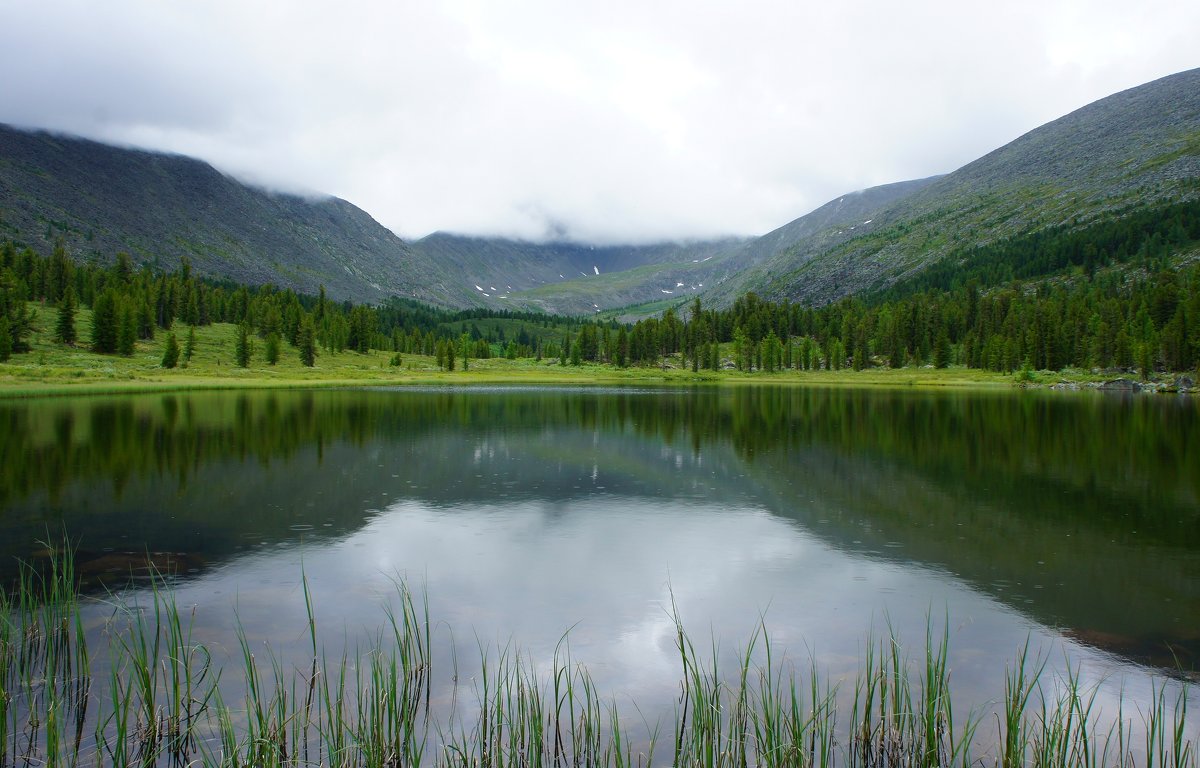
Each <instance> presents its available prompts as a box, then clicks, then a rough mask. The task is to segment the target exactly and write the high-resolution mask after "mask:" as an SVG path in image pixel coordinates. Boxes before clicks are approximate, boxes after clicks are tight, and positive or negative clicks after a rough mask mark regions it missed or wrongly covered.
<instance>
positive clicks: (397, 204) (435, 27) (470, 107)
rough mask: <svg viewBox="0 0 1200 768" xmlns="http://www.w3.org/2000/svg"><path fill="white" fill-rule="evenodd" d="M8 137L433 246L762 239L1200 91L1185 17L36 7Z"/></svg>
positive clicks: (1180, 12)
mask: <svg viewBox="0 0 1200 768" xmlns="http://www.w3.org/2000/svg"><path fill="white" fill-rule="evenodd" d="M0 24H2V25H3V27H4V28H5V29H6V30H8V31H9V34H8V35H7V36H6V37H7V40H6V45H5V46H3V47H2V48H0V69H2V70H3V71H4V72H5V73H6V77H5V79H4V82H3V84H0V121H5V122H13V123H18V124H22V125H28V126H37V127H46V128H52V129H56V130H63V131H69V132H73V133H78V134H81V135H85V136H89V137H93V138H98V139H101V140H107V141H113V142H119V143H127V144H135V145H139V146H146V147H150V148H158V149H165V150H171V151H177V152H183V153H187V154H192V155H196V156H199V157H201V158H204V159H206V160H208V161H210V162H212V163H213V164H214V165H217V166H218V167H219V168H221V169H223V170H226V171H229V172H232V173H234V174H236V175H239V176H241V177H243V178H247V179H250V180H253V181H255V182H257V183H260V184H264V185H267V186H272V187H276V188H282V189H293V190H303V191H313V190H318V191H324V192H328V193H331V194H336V195H338V196H341V197H345V198H347V199H349V200H350V201H351V202H353V203H355V204H357V205H359V206H361V207H363V208H365V209H366V210H367V211H368V212H370V213H371V214H372V215H374V216H375V217H376V218H377V219H379V220H380V221H381V222H382V223H384V224H386V225H388V226H389V227H391V228H392V229H394V230H396V231H397V232H398V233H399V234H401V235H402V236H406V237H417V236H421V235H424V234H427V233H428V232H431V231H433V230H438V229H441V230H450V231H457V232H465V233H475V234H505V235H515V236H524V237H531V238H538V237H543V236H545V235H546V234H547V233H551V232H563V231H565V232H566V233H568V234H569V236H572V237H575V238H578V239H586V240H594V241H597V242H614V241H645V240H653V239H659V238H672V237H706V236H713V235H719V234H726V233H737V234H753V233H760V232H763V231H766V230H768V229H771V228H773V227H775V226H779V225H781V224H783V223H785V222H786V221H788V220H790V219H792V218H795V217H796V216H798V215H801V214H803V213H805V212H807V211H808V210H811V209H812V208H814V207H816V206H818V205H820V204H822V203H823V202H825V201H826V200H828V199H831V198H833V197H836V196H837V195H839V194H841V193H843V192H846V191H849V190H852V189H856V188H861V187H865V186H870V185H874V184H880V183H886V182H890V181H897V180H901V179H906V178H916V177H922V176H927V175H930V174H933V173H939V172H945V171H950V170H953V169H954V168H956V167H958V166H961V165H962V164H964V163H966V162H968V161H970V160H972V159H974V158H975V157H978V156H980V155H982V154H984V153H986V152H988V151H990V150H991V149H994V148H995V147H997V146H1000V145H1001V144H1003V143H1005V142H1007V141H1010V140H1011V139H1013V138H1016V137H1017V136H1018V135H1020V134H1021V133H1024V132H1026V131H1028V130H1030V129H1032V128H1034V127H1036V126H1038V125H1040V124H1042V123H1044V122H1046V121H1048V120H1051V119H1053V118H1055V117H1058V116H1060V115H1062V114H1065V113H1066V112H1068V111H1070V110H1072V109H1075V108H1078V107H1080V106H1083V105H1084V104H1086V103H1088V102H1090V101H1092V100H1095V99H1097V98H1101V97H1103V96H1105V95H1108V94H1109V93H1112V92H1115V91H1117V90H1121V89H1123V88H1128V87H1132V86H1134V85H1137V84H1139V83H1141V82H1145V81H1147V80H1151V79H1154V78H1155V77H1160V76H1163V75H1166V74H1170V73H1172V72H1175V71H1179V70H1183V69H1187V68H1189V67H1191V66H1195V65H1196V63H1197V62H1196V61H1195V57H1194V56H1193V55H1191V54H1190V53H1189V52H1190V51H1191V50H1192V48H1193V44H1192V41H1191V40H1190V31H1191V30H1194V29H1196V28H1197V27H1200V8H1196V7H1193V5H1192V4H1186V3H1181V2H1175V3H1169V2H1159V3H1154V2H1149V3H1142V4H1135V5H1133V6H1131V5H1129V4H1123V3H1115V2H1103V3H1078V2H1059V3H1053V4H1047V3H1035V2H1015V3H1007V4H1003V5H1001V6H974V5H971V4H962V3H950V2H921V3H910V4H885V3H875V2H866V1H865V0H852V1H851V2H847V3H838V4H830V5H818V4H809V3H794V2H782V1H780V2H775V1H770V2H765V1H764V2H749V3H743V4H737V5H731V4H715V3H714V4H705V3H694V2H692V3H685V2H663V3H652V4H645V3H632V2H605V3H599V2H590V1H589V2H580V3H556V2H549V0H517V1H516V2H510V3H503V4H497V3H489V2H482V1H479V2H473V1H469V0H455V1H453V2H446V3H438V4H420V3H407V2H405V3H397V4H384V5H378V4H373V3H368V2H349V3H340V4H338V5H337V6H336V7H335V6H333V5H328V4H321V3H314V2H273V3H254V4H245V3H237V2H232V1H231V0H215V1H214V2H207V3H188V4H181V3H172V4H168V3H155V2H150V1H149V0H138V1H135V0H127V1H120V0H118V1H117V2H113V3H104V4H97V3H86V2H79V1H77V2H65V3H39V4H32V3H23V2H13V1H10V0H0Z"/></svg>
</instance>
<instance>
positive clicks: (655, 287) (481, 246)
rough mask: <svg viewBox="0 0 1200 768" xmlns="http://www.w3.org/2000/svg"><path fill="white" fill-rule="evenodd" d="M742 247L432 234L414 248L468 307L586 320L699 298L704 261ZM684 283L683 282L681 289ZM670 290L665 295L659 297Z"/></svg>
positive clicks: (730, 241)
mask: <svg viewBox="0 0 1200 768" xmlns="http://www.w3.org/2000/svg"><path fill="white" fill-rule="evenodd" d="M745 243H746V240H740V239H737V238H727V239H722V240H709V241H697V242H687V243H657V244H652V245H609V246H599V245H585V244H580V243H531V242H526V241H521V240H507V239H502V238H479V237H463V236H459V235H452V234H447V233H441V232H439V233H436V234H433V235H430V236H428V237H426V238H423V239H421V240H418V241H416V242H415V243H413V248H414V249H415V250H417V251H419V252H421V253H423V254H425V255H426V256H427V257H428V258H429V259H430V260H432V261H434V262H436V263H438V264H441V265H444V266H445V267H446V268H447V269H448V270H450V271H452V273H453V275H454V279H455V280H457V281H459V287H463V286H465V287H466V288H467V289H468V290H469V291H471V292H473V293H474V296H473V298H474V300H475V303H479V304H481V305H484V306H489V307H493V308H504V307H511V308H517V309H533V310H540V311H544V312H552V313H558V314H587V313H592V312H595V311H597V310H598V309H600V308H605V309H607V308H610V307H620V306H626V305H629V304H638V303H643V302H647V301H650V300H652V299H660V298H662V297H663V296H664V295H673V294H674V293H675V292H676V290H677V289H678V290H679V292H680V293H683V292H684V291H685V290H699V284H700V283H703V282H704V276H705V275H707V274H709V273H710V269H709V267H708V264H709V262H710V261H714V260H720V259H724V258H725V257H727V256H729V255H731V254H733V253H735V252H736V251H737V250H738V249H739V248H740V247H741V246H742V245H744V244H745ZM684 279H686V280H687V281H688V282H686V283H684V285H683V286H680V285H679V283H680V282H681V281H682V280H684ZM665 290H669V291H670V294H665V293H663V291H665Z"/></svg>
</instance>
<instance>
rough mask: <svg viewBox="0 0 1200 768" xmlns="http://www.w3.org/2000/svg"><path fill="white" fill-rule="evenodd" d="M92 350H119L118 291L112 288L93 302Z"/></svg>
mask: <svg viewBox="0 0 1200 768" xmlns="http://www.w3.org/2000/svg"><path fill="white" fill-rule="evenodd" d="M92 351H93V352H99V353H101V354H111V353H113V352H116V351H117V293H116V291H114V290H113V289H112V288H107V289H105V290H104V291H103V292H102V293H101V294H100V295H99V296H97V297H96V301H95V302H94V303H93V304H92Z"/></svg>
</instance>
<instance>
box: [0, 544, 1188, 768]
mask: <svg viewBox="0 0 1200 768" xmlns="http://www.w3.org/2000/svg"><path fill="white" fill-rule="evenodd" d="M302 585H303V591H304V602H305V607H306V611H307V623H308V627H307V630H308V634H309V652H310V653H311V659H306V660H304V661H302V662H300V663H299V664H298V665H296V666H294V667H293V666H290V665H289V663H286V662H285V661H284V660H283V659H281V658H280V657H279V656H277V655H276V653H275V652H273V651H272V649H271V648H270V646H269V645H264V646H262V647H260V646H258V645H256V643H255V642H252V641H251V639H250V638H249V637H248V635H247V634H246V632H245V631H244V630H242V629H241V628H240V627H239V631H238V638H239V647H238V651H237V654H236V655H237V658H236V659H235V661H234V663H233V664H232V665H231V666H229V667H227V668H226V669H225V670H224V671H225V672H226V679H225V680H224V682H225V683H228V684H229V685H230V686H232V687H228V688H227V690H228V691H237V698H236V699H235V700H234V701H236V704H233V703H231V700H230V699H229V698H227V697H225V696H223V694H222V688H223V687H226V686H223V685H222V674H221V672H222V670H221V669H218V667H219V665H218V664H217V662H216V661H215V660H214V657H213V655H212V654H211V652H210V651H209V650H208V649H206V648H204V646H203V645H202V644H199V643H197V642H195V640H194V636H193V627H194V626H195V624H196V622H197V620H198V619H197V615H196V609H194V608H192V609H189V610H186V611H184V610H180V609H179V607H178V606H177V605H176V603H175V601H174V597H173V595H172V594H171V592H170V590H169V588H168V587H167V582H166V581H165V580H163V579H162V578H161V576H156V577H155V578H154V579H153V580H152V585H151V587H150V588H149V589H147V590H145V591H144V592H141V593H139V597H138V599H137V600H135V601H123V600H119V599H114V602H115V604H116V608H115V610H114V611H113V614H112V616H111V618H110V619H109V624H108V631H107V633H106V634H107V648H104V649H103V652H102V653H99V654H93V653H91V652H90V651H89V650H88V643H87V640H88V637H87V633H86V632H85V631H84V625H83V614H82V608H81V605H80V602H79V598H78V595H77V592H76V583H75V576H74V573H73V571H72V569H71V566H70V563H69V562H68V561H66V560H61V559H60V560H58V561H57V562H56V561H55V560H54V559H53V558H52V560H51V562H50V564H49V565H48V567H47V568H46V569H44V572H43V573H41V574H40V575H38V574H35V573H34V571H33V570H32V569H31V568H25V569H23V570H22V576H21V578H20V579H19V580H18V584H17V585H16V586H15V587H14V589H13V590H12V591H10V592H7V593H5V594H3V595H0V609H2V611H3V612H2V615H0V767H3V768H8V767H9V766H14V767H15V766H26V765H29V766H32V765H59V766H75V765H95V766H128V765H139V766H184V765H187V766H191V765H205V766H230V767H234V766H248V767H249V766H254V767H255V768H259V767H260V766H280V767H281V768H282V767H283V766H296V767H299V766H330V767H331V768H333V767H335V766H336V767H337V768H349V767H350V766H355V767H358V766H363V767H367V768H375V767H378V768H399V767H400V766H413V767H416V766H421V765H423V764H429V765H433V766H462V768H517V767H518V766H519V767H521V768H583V767H584V766H598V767H599V766H604V767H611V768H634V767H635V766H636V767H637V768H642V767H643V766H650V765H654V764H656V759H657V752H656V745H657V742H658V740H659V737H660V734H663V735H665V734H666V729H667V728H670V732H671V735H670V736H669V737H666V738H668V739H669V740H671V741H673V744H672V745H671V746H672V747H673V749H672V750H671V751H670V753H669V754H668V755H667V759H666V760H663V761H662V763H663V764H669V765H673V766H678V767H679V768H684V767H685V766H687V767H691V768H750V767H751V766H763V767H764V768H784V767H785V766H789V767H790V766H799V767H801V768H810V767H811V768H816V767H817V766H841V765H845V766H852V767H861V768H933V767H935V766H937V767H940V766H961V767H964V768H965V766H968V765H970V766H979V767H980V768H987V766H992V765H994V766H997V768H1016V767H1017V766H1035V767H1037V768H1051V767H1052V766H1053V767H1065V766H1071V767H1072V768H1075V767H1076V766H1078V767H1080V768H1101V767H1102V766H1105V767H1106V766H1118V767H1119V768H1126V766H1138V768H1198V761H1197V755H1196V747H1195V744H1196V730H1195V724H1194V723H1192V722H1190V721H1189V719H1188V715H1189V713H1188V702H1189V699H1188V695H1189V690H1188V688H1187V685H1186V684H1185V683H1182V682H1176V681H1165V680H1163V681H1156V682H1155V683H1154V684H1153V687H1152V692H1151V696H1150V698H1149V700H1147V701H1144V702H1141V703H1140V704H1138V705H1135V706H1131V705H1130V703H1129V701H1128V700H1127V698H1126V697H1125V696H1124V695H1121V696H1119V697H1118V698H1117V704H1116V707H1117V709H1116V712H1115V713H1112V712H1110V713H1105V712H1102V711H1101V707H1100V701H1101V698H1100V695H1099V694H1100V688H1099V685H1098V684H1094V683H1087V682H1085V680H1084V676H1083V674H1082V672H1081V671H1080V669H1079V668H1078V667H1071V666H1070V665H1068V666H1067V667H1066V668H1065V671H1064V672H1062V673H1060V674H1055V675H1050V674H1049V673H1047V671H1046V669H1047V664H1046V660H1045V659H1044V658H1043V657H1042V656H1040V655H1034V653H1033V652H1032V650H1031V648H1030V646H1029V643H1028V642H1027V643H1026V645H1025V646H1024V647H1023V648H1020V649H1018V651H1017V654H1016V657H1015V659H1014V661H1013V662H1012V663H1011V664H1010V665H1009V667H1008V669H1007V671H1006V675H1005V689H1004V692H1003V699H1002V700H1000V701H998V702H997V704H996V712H995V722H996V725H997V728H996V732H995V734H994V737H989V738H987V739H981V738H979V736H980V734H981V729H980V728H979V725H980V723H981V722H983V711H982V710H980V711H972V712H970V713H968V714H967V715H966V716H965V717H961V716H960V713H958V712H956V711H955V709H954V707H953V706H952V688H953V684H952V680H953V670H952V669H951V663H950V655H949V640H950V636H949V629H948V623H938V622H934V621H932V620H931V621H929V622H928V624H927V627H926V631H925V633H924V637H923V638H920V639H919V640H918V642H916V643H915V644H914V645H913V646H911V647H909V646H906V645H905V642H904V638H901V637H900V636H899V633H897V632H896V631H895V629H894V628H893V627H892V626H890V625H889V626H888V627H887V628H886V631H885V632H883V633H882V634H880V635H878V636H869V637H868V639H867V642H866V644H865V646H864V655H863V658H862V663H861V666H860V671H859V673H858V675H857V677H856V678H855V680H854V683H853V685H854V688H853V691H847V692H846V696H845V697H843V696H840V695H839V690H838V686H837V685H835V684H833V683H831V681H830V680H829V677H828V676H827V675H824V674H822V673H821V672H820V671H819V670H818V668H817V665H816V662H815V661H814V660H812V659H810V660H809V662H808V664H807V665H801V666H799V667H798V666H797V665H796V664H795V663H794V662H793V660H791V659H789V658H788V656H787V654H786V653H784V652H782V651H781V650H780V648H779V647H778V646H777V643H776V642H775V641H774V640H773V639H772V637H771V635H770V633H769V632H768V629H767V626H766V622H765V621H762V620H760V622H759V624H758V626H757V627H756V629H755V630H754V631H753V632H752V633H751V636H750V638H749V639H748V641H747V642H746V643H745V644H744V645H741V646H739V647H738V649H737V651H736V653H734V654H731V655H728V656H727V658H723V655H722V654H723V652H722V649H721V647H720V644H719V643H718V642H717V641H716V639H715V638H714V639H712V640H711V641H710V642H708V643H706V644H704V645H699V646H698V645H697V644H696V643H695V642H694V640H693V639H692V637H691V636H690V635H689V634H688V632H687V631H686V630H685V628H684V624H683V622H682V620H681V619H680V618H679V617H678V613H676V614H675V615H674V622H675V624H674V630H675V633H674V634H675V641H676V651H677V653H678V657H677V658H678V663H679V665H680V667H679V669H680V680H679V694H678V699H677V704H676V708H675V712H674V716H673V718H672V717H671V716H670V715H668V716H667V717H666V718H665V720H659V721H654V722H648V721H646V719H645V718H644V717H643V718H642V721H643V722H642V726H644V732H643V731H642V729H639V728H633V729H631V728H630V727H629V724H628V723H629V722H630V721H629V720H628V718H627V715H628V714H629V713H630V712H633V711H638V710H637V709H636V705H635V704H627V705H625V706H619V705H618V698H617V697H616V696H614V695H611V694H608V693H607V692H604V691H602V690H601V689H600V687H599V686H598V684H597V683H596V681H595V680H594V679H593V678H592V676H591V674H590V673H589V672H588V670H587V668H586V667H585V666H584V665H582V664H580V663H578V662H577V661H576V660H575V659H574V658H573V657H572V654H571V648H570V643H569V639H568V636H567V635H564V636H563V637H562V638H561V639H560V642H559V643H558V645H557V646H556V648H555V650H554V653H553V654H552V657H551V658H550V659H549V660H548V666H546V667H545V668H542V667H541V666H540V664H539V663H538V662H537V661H536V660H535V659H534V658H533V657H531V656H529V655H528V654H524V653H522V652H521V651H520V650H519V649H517V648H515V647H513V646H511V645H506V646H500V647H494V646H489V645H486V644H484V643H482V642H480V643H478V647H479V652H478V659H476V660H473V661H472V662H471V663H470V664H464V665H461V669H460V661H459V660H458V659H457V658H453V659H452V661H451V665H450V668H449V669H448V670H446V673H447V678H448V679H447V682H451V683H452V684H453V685H454V688H453V690H454V691H455V693H454V694H453V696H454V702H455V703H452V704H451V706H450V708H449V710H444V709H439V707H440V705H439V707H434V706H433V704H432V699H433V687H432V685H433V682H432V680H433V677H434V673H435V671H436V670H435V669H434V665H433V663H432V656H433V639H434V638H433V635H432V631H433V629H432V628H433V624H432V621H431V617H430V611H429V604H428V600H427V598H422V597H419V596H418V595H416V594H414V593H413V592H412V591H410V590H409V589H408V587H407V586H406V585H405V583H404V582H402V581H401V582H397V583H396V592H395V596H394V598H393V599H392V601H390V602H389V603H387V604H386V605H385V607H384V608H383V615H384V616H385V619H386V623H385V624H384V629H383V630H382V631H381V632H380V633H379V634H378V635H376V636H375V637H374V639H373V641H372V642H371V643H369V644H368V645H367V646H366V647H363V648H359V649H354V648H347V647H343V648H342V649H341V650H340V652H339V653H338V654H336V655H329V654H327V652H326V650H325V648H323V647H322V645H321V643H320V641H319V636H318V632H317V620H316V609H315V606H314V601H313V597H312V594H311V592H310V589H309V585H308V582H307V578H306V577H303V576H302ZM139 601H140V602H139ZM922 641H923V642H922ZM101 660H102V661H103V663H107V674H105V675H101V676H100V677H99V678H98V679H99V680H101V681H102V683H101V684H99V685H96V686H93V685H92V682H91V681H92V677H93V672H92V665H93V664H94V663H97V662H99V661H101ZM238 666H240V667H241V669H240V670H237V667H238ZM235 670H236V672H237V673H236V674H234V671H235ZM460 671H465V672H466V674H468V675H469V678H467V680H469V682H465V681H464V683H462V685H463V686H464V687H465V688H466V689H469V690H471V691H472V692H473V694H474V700H473V701H467V702H464V704H465V706H464V707H462V708H461V709H460V708H459V706H458V705H457V687H458V685H459V683H457V682H455V681H458V679H459V673H460ZM442 680H443V678H439V688H440V685H441V681H442ZM95 689H99V693H97V690H95ZM1127 713H1128V714H1129V716H1127ZM638 714H641V713H640V711H638ZM443 717H448V718H449V719H448V720H443V719H441V718H443ZM634 722H636V721H634Z"/></svg>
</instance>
